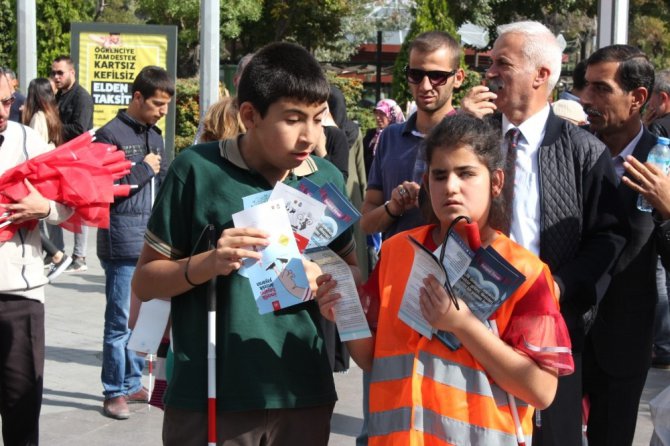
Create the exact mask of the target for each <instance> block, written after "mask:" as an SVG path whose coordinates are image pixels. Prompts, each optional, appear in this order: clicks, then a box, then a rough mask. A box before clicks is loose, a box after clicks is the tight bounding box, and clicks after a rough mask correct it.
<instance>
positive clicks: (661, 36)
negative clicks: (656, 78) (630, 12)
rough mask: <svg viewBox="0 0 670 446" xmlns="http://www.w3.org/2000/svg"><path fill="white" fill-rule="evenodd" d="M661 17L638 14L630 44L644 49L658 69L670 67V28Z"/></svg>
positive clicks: (631, 30)
mask: <svg viewBox="0 0 670 446" xmlns="http://www.w3.org/2000/svg"><path fill="white" fill-rule="evenodd" d="M667 23H668V22H667V21H666V20H663V19H661V18H659V17H651V16H638V17H635V19H634V20H633V23H632V26H631V29H630V31H629V34H630V44H631V45H635V46H637V47H639V48H640V49H641V50H642V51H644V52H645V53H646V54H647V56H648V57H649V59H650V60H651V62H652V63H653V64H654V66H655V67H656V69H657V70H662V69H665V68H670V53H669V52H668V49H669V48H670V29H668V25H667Z"/></svg>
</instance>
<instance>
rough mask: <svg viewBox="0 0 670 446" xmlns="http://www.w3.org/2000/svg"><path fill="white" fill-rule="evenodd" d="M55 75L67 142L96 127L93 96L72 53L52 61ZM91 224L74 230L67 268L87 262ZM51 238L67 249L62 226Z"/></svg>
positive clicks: (75, 268) (78, 268)
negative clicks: (79, 77)
mask: <svg viewBox="0 0 670 446" xmlns="http://www.w3.org/2000/svg"><path fill="white" fill-rule="evenodd" d="M51 78H53V80H54V82H55V84H56V88H58V92H56V101H58V111H59V112H60V119H61V122H62V123H63V141H64V142H67V141H70V140H71V139H74V138H76V137H77V136H79V135H81V134H82V133H84V132H86V131H88V130H90V129H92V128H93V98H92V97H91V95H90V94H88V92H87V91H86V89H84V87H82V86H81V85H79V83H78V82H77V78H76V76H75V70H74V63H73V62H72V59H71V58H70V56H59V57H57V58H56V59H55V60H54V61H53V63H52V64H51ZM87 237H88V227H87V226H82V227H81V233H80V234H77V233H75V234H74V248H73V253H72V263H71V264H70V266H68V267H67V269H66V270H65V272H67V273H72V272H83V271H86V270H87V269H88V268H87V266H86V238H87ZM49 239H51V241H52V242H53V244H54V245H56V247H57V248H58V249H59V250H61V251H63V252H65V242H64V241H63V230H62V229H61V228H60V227H59V226H55V227H49Z"/></svg>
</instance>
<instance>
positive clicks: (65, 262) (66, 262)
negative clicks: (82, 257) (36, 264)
mask: <svg viewBox="0 0 670 446" xmlns="http://www.w3.org/2000/svg"><path fill="white" fill-rule="evenodd" d="M71 263H72V257H70V256H69V255H67V254H63V258H62V259H60V262H58V263H52V264H51V267H50V268H49V272H48V273H47V279H49V283H51V282H53V281H54V279H55V278H56V277H58V276H60V275H61V273H62V272H63V271H65V269H66V268H68V267H69V266H70V264H71Z"/></svg>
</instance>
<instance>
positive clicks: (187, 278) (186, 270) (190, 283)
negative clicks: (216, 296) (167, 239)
mask: <svg viewBox="0 0 670 446" xmlns="http://www.w3.org/2000/svg"><path fill="white" fill-rule="evenodd" d="M190 263H191V258H190V257H189V258H188V260H187V261H186V267H185V268H184V279H186V281H187V282H188V284H189V285H191V286H192V287H193V288H195V287H197V286H200V285H202V284H197V283H193V282H191V279H189V277H188V267H189V264H190Z"/></svg>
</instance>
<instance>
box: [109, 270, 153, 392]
mask: <svg viewBox="0 0 670 446" xmlns="http://www.w3.org/2000/svg"><path fill="white" fill-rule="evenodd" d="M136 263H137V259H131V260H102V259H100V264H101V265H102V268H103V269H104V270H105V295H106V297H107V307H106V308H105V334H104V337H103V344H102V373H101V375H100V378H101V379H102V387H103V394H104V395H105V399H109V398H114V397H117V396H120V395H130V394H133V393H135V392H137V391H139V390H140V389H141V388H142V382H141V378H142V369H143V368H144V358H142V357H141V356H138V355H136V354H135V352H133V351H131V350H128V348H127V345H128V339H130V329H129V328H128V315H129V312H130V280H131V278H132V277H133V272H135V265H136Z"/></svg>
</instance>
